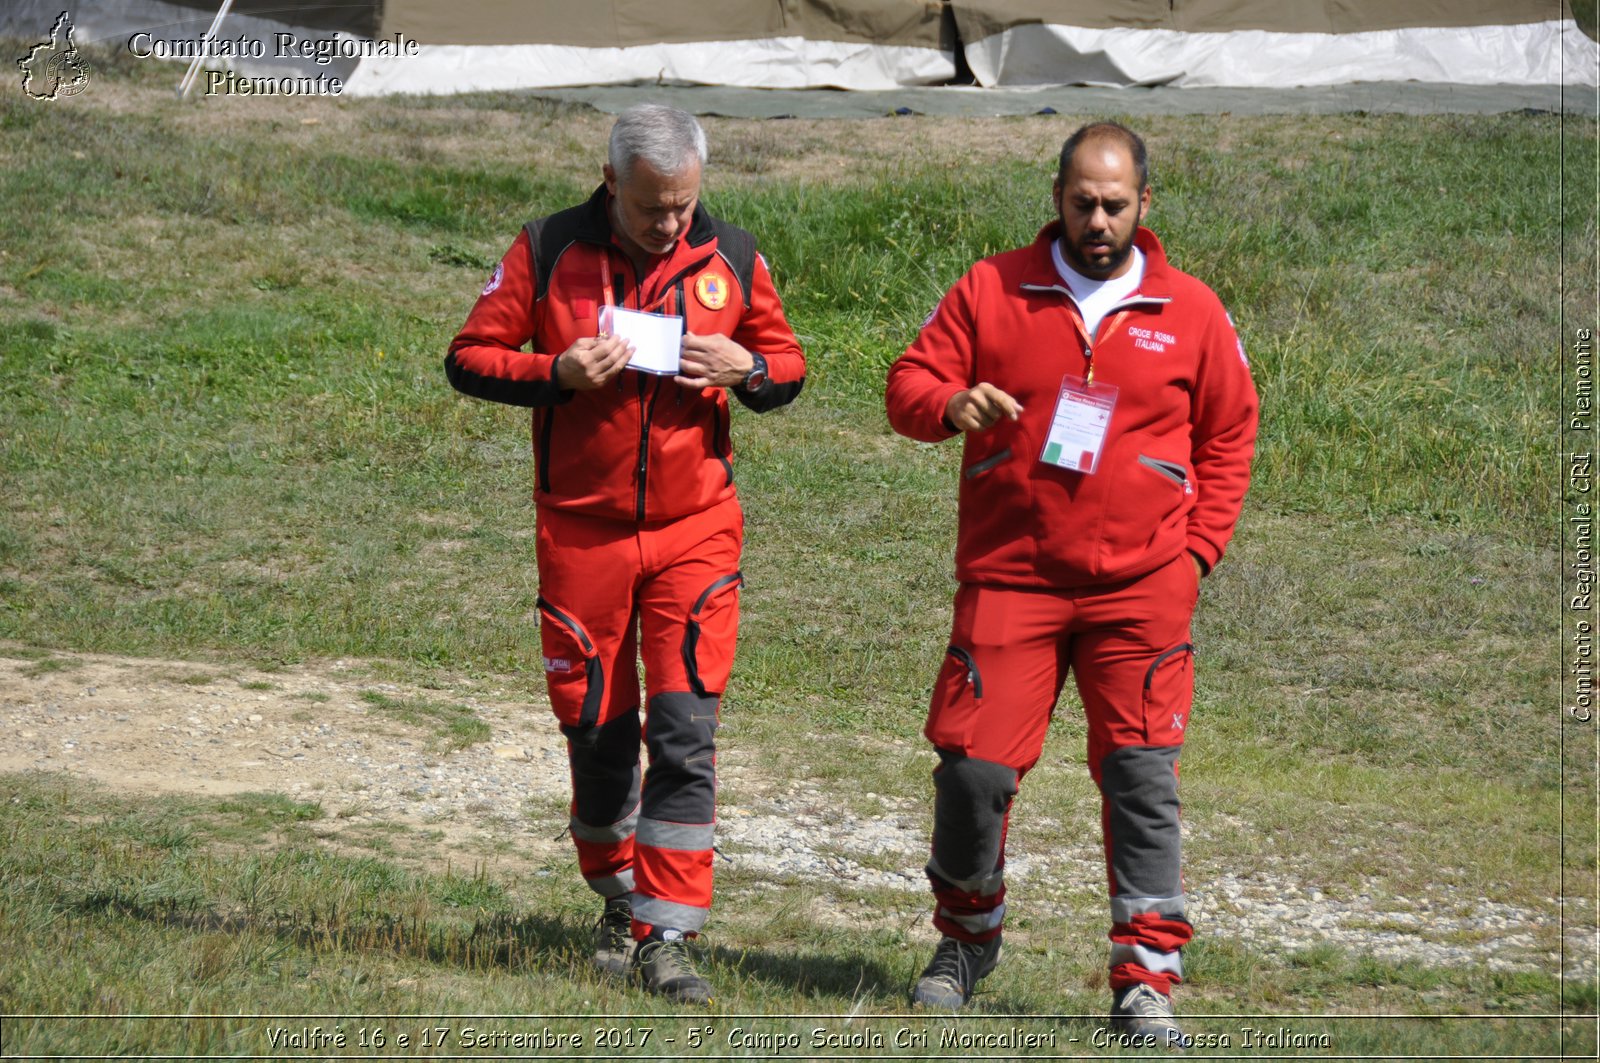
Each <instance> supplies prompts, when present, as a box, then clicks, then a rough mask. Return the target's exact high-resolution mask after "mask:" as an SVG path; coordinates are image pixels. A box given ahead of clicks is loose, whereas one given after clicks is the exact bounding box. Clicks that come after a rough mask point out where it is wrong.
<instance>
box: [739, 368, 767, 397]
mask: <svg viewBox="0 0 1600 1063" xmlns="http://www.w3.org/2000/svg"><path fill="white" fill-rule="evenodd" d="M766 382H767V371H766V370H765V369H762V368H761V367H760V366H756V367H755V368H754V369H752V370H750V375H749V376H747V377H745V378H744V386H745V390H747V391H754V390H755V389H756V388H759V387H760V386H761V385H762V384H765V383H766Z"/></svg>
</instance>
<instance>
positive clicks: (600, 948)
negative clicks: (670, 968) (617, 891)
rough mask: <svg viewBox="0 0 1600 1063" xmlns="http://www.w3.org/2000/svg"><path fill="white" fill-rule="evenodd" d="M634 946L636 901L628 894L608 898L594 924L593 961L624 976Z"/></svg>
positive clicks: (613, 973) (614, 973)
mask: <svg viewBox="0 0 1600 1063" xmlns="http://www.w3.org/2000/svg"><path fill="white" fill-rule="evenodd" d="M632 950H633V902H632V899H631V898H630V897H629V895H628V894H626V893H624V894H623V895H622V896H620V897H612V898H611V899H610V900H608V901H606V908H605V911H603V912H601V913H600V921H599V922H598V923H596V924H595V927H594V965H595V966H596V967H598V968H600V970H601V971H602V972H604V973H605V974H611V975H616V976H617V977H619V978H620V977H622V976H623V975H625V974H627V973H628V954H629V952H631V951H632Z"/></svg>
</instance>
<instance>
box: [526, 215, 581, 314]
mask: <svg viewBox="0 0 1600 1063" xmlns="http://www.w3.org/2000/svg"><path fill="white" fill-rule="evenodd" d="M581 222H582V214H581V212H580V208H573V209H570V210H562V211H557V212H556V213H554V214H551V215H550V216H548V217H545V218H538V219H536V220H534V221H530V222H529V223H528V224H526V225H524V226H523V229H525V230H526V231H527V233H528V248H529V250H530V251H532V253H533V284H534V291H533V301H534V303H535V304H536V305H537V304H538V303H539V301H540V300H542V299H543V298H544V296H545V293H546V292H547V291H549V290H550V274H551V273H552V272H553V271H554V270H555V268H556V260H557V259H559V258H560V257H561V255H562V254H563V253H564V252H565V251H566V250H567V248H569V247H571V246H572V244H573V242H574V241H575V240H577V238H578V231H579V228H580V226H581Z"/></svg>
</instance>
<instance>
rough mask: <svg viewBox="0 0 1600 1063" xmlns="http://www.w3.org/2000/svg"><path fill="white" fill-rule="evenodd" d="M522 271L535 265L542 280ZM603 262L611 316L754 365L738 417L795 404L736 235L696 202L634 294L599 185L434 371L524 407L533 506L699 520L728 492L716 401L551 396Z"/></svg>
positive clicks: (526, 257) (598, 299) (800, 371)
mask: <svg viewBox="0 0 1600 1063" xmlns="http://www.w3.org/2000/svg"><path fill="white" fill-rule="evenodd" d="M536 262H548V263H549V268H548V269H547V270H546V273H547V275H546V276H542V277H541V276H539V269H538V267H537V265H536ZM603 262H609V272H610V276H611V283H612V302H613V303H614V304H615V305H617V306H623V307H627V308H629V309H635V310H648V311H653V312H656V313H664V314H681V315H683V316H684V318H685V322H684V327H685V328H686V329H687V330H688V331H689V332H694V333H697V334H712V333H721V334H723V335H725V336H729V337H731V338H732V339H733V340H735V341H736V342H738V343H739V344H741V345H742V346H744V347H745V349H747V350H749V351H751V352H752V353H755V354H759V355H761V356H762V357H763V358H765V360H766V363H767V373H768V376H767V381H766V383H765V384H763V385H762V386H761V387H760V388H757V389H755V390H753V391H746V390H744V389H742V388H740V389H735V394H736V395H737V396H738V398H739V400H740V401H741V402H742V403H744V405H746V406H748V407H750V408H751V409H754V410H757V411H764V410H768V409H772V408H774V407H776V406H781V405H783V404H785V403H787V402H791V401H793V399H794V398H795V396H796V395H798V394H799V393H800V388H801V386H802V384H803V383H804V381H805V371H806V364H805V356H804V354H803V353H802V352H801V350H800V344H799V342H798V341H797V340H796V339H795V335H794V332H793V331H792V330H791V329H790V328H789V323H788V322H787V321H786V320H785V319H784V316H783V306H782V304H781V303H780V302H779V301H778V293H777V291H776V290H775V289H774V288H773V285H772V277H771V275H770V274H769V273H768V272H767V266H766V263H765V262H764V261H763V260H762V259H761V256H760V255H758V254H756V253H755V241H754V240H753V239H752V238H751V237H750V234H749V233H746V232H745V231H744V230H743V229H739V228H737V227H736V226H732V225H729V224H727V223H726V222H723V221H720V220H718V219H716V218H713V217H712V216H711V215H710V214H708V213H706V211H705V210H704V208H702V207H700V206H698V205H697V206H696V207H695V211H694V217H693V219H692V221H691V223H690V226H689V230H688V232H687V233H686V234H685V235H684V236H683V238H681V239H680V240H679V241H678V242H677V244H676V245H674V247H673V249H672V251H671V252H669V253H668V256H667V260H666V261H665V262H663V263H658V264H657V268H654V269H652V271H651V273H650V275H649V276H648V277H647V278H644V279H643V280H644V286H643V287H641V278H640V277H638V276H637V275H636V273H635V270H634V267H633V265H632V263H631V262H630V261H629V259H628V256H627V255H626V254H624V253H623V251H622V249H621V247H619V246H618V245H617V244H616V243H615V242H614V241H613V240H612V235H611V224H610V220H609V217H608V214H607V210H606V189H605V186H604V185H601V186H600V187H599V188H598V189H597V190H596V191H595V193H594V195H593V196H591V197H590V198H589V200H588V201H587V202H585V203H583V204H581V205H579V206H576V207H573V208H570V209H569V210H565V211H561V212H559V213H557V214H553V215H550V216H549V217H547V218H543V219H541V220H540V221H538V222H533V223H530V224H529V225H528V226H527V227H526V228H525V229H524V230H523V231H522V232H521V233H519V234H518V236H517V238H516V240H515V241H514V242H513V243H512V245H511V249H510V250H509V251H507V252H506V254H505V257H504V258H502V259H501V260H500V264H499V265H498V266H497V267H496V268H495V271H494V273H493V275H492V276H491V277H490V278H489V283H488V284H487V285H485V286H484V289H483V294H482V295H480V296H479V298H478V301H477V304H476V305H474V306H473V308H472V312H471V313H470V314H468V315H467V322H466V324H465V325H463V326H462V328H461V332H460V333H459V334H458V335H457V336H456V338H455V340H454V341H453V342H452V343H451V344H450V352H449V354H448V355H446V357H445V374H446V375H447V376H448V377H449V380H450V383H451V384H452V385H453V386H454V387H455V388H456V389H457V390H458V391H461V392H463V393H465V394H468V395H472V396H474V397H477V398H482V399H489V400H491V401H495V402H504V403H509V404H511V405H514V406H528V407H532V408H533V444H534V451H535V455H536V458H537V464H538V482H537V486H536V489H535V492H534V498H535V500H536V501H537V502H538V503H539V504H540V505H541V506H553V507H556V508H559V509H562V510H566V511H569V512H575V513H585V514H589V515H591V516H598V517H607V518H610V519H614V520H635V521H645V520H670V519H673V518H676V517H681V516H685V515H687V514H690V513H698V512H700V511H702V510H705V509H708V508H710V507H711V506H714V505H716V504H717V503H719V502H722V501H724V500H726V499H727V498H730V497H732V496H733V494H734V486H733V465H732V459H733V446H732V442H731V440H730V438H729V432H728V415H729V405H728V389H725V388H705V389H703V390H696V389H693V388H686V387H682V386H681V385H678V384H675V383H673V381H672V379H671V378H670V377H660V376H654V375H652V374H649V373H643V372H638V371H635V370H624V371H623V372H622V373H621V374H619V376H618V377H617V379H616V380H615V381H613V382H612V383H610V384H607V385H606V386H604V387H601V388H598V389H596V390H593V391H569V390H562V389H561V388H559V387H557V386H556V383H555V380H554V373H555V363H556V358H557V357H558V356H559V355H560V354H561V352H562V351H565V350H566V349H567V348H568V347H569V346H571V344H572V343H573V342H574V341H575V340H577V339H579V338H581V337H585V336H594V335H597V334H598V332H599V315H600V308H601V307H602V306H604V305H605V296H604V293H603V292H602V290H601V285H602V278H603V277H604V276H605V275H606V270H605V267H604V266H603V264H602V263H603ZM530 341H531V348H532V349H531V350H529V351H523V350H522V349H521V348H522V347H523V345H524V344H528V343H530Z"/></svg>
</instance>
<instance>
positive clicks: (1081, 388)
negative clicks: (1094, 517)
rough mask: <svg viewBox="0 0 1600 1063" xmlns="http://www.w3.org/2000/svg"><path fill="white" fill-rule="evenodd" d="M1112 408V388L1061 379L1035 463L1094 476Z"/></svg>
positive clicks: (1114, 403)
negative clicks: (1054, 406) (1047, 430)
mask: <svg viewBox="0 0 1600 1063" xmlns="http://www.w3.org/2000/svg"><path fill="white" fill-rule="evenodd" d="M1116 408H1117V387H1116V385H1114V384H1097V383H1095V382H1094V381H1093V380H1085V379H1084V378H1083V377H1076V376H1066V377H1062V379H1061V395H1060V397H1058V398H1057V399H1056V410H1055V413H1054V414H1053V415H1052V416H1051V418H1050V431H1049V433H1048V434H1047V435H1046V436H1045V441H1044V452H1043V453H1042V454H1040V455H1039V460H1040V461H1042V462H1044V463H1045V464H1046V465H1054V466H1055V467H1056V468H1058V469H1070V470H1071V471H1073V472H1081V473H1083V474H1084V475H1085V476H1092V475H1094V471H1095V469H1097V468H1099V467H1100V454H1101V452H1102V451H1103V450H1104V449H1105V445H1106V435H1107V433H1108V432H1109V431H1110V430H1111V412H1112V411H1113V410H1115V409H1116Z"/></svg>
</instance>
